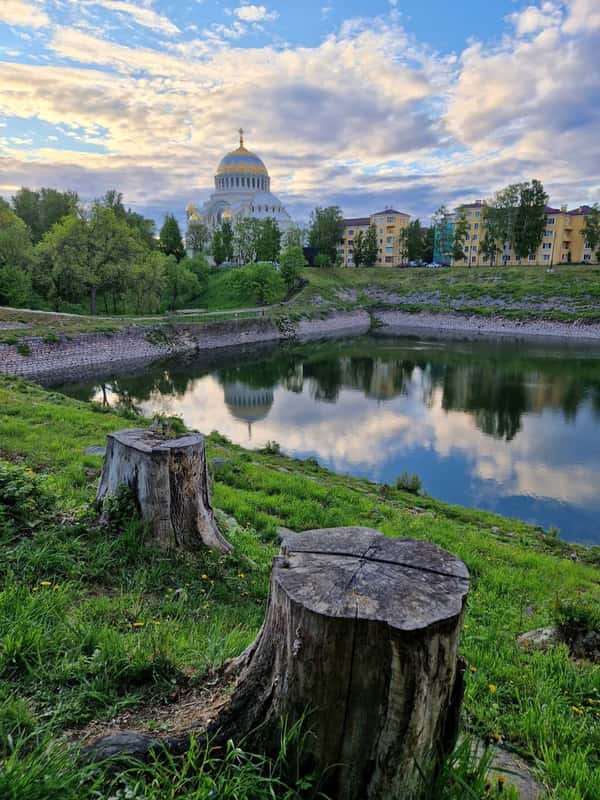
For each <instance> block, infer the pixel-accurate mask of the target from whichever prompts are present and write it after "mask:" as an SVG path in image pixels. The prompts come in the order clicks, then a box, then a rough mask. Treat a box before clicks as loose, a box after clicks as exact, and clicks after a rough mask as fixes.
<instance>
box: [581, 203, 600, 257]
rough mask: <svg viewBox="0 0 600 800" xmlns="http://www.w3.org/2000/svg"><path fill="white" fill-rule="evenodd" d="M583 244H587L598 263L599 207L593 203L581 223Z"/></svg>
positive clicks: (599, 248)
mask: <svg viewBox="0 0 600 800" xmlns="http://www.w3.org/2000/svg"><path fill="white" fill-rule="evenodd" d="M581 235H582V236H583V241H584V243H586V244H588V245H589V246H590V248H591V250H592V253H594V255H595V256H596V261H599V262H600V206H599V205H598V204H597V203H595V204H594V205H593V206H592V207H591V208H590V212H589V214H587V215H586V218H585V220H584V222H583V229H582V231H581Z"/></svg>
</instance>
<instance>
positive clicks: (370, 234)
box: [363, 225, 379, 267]
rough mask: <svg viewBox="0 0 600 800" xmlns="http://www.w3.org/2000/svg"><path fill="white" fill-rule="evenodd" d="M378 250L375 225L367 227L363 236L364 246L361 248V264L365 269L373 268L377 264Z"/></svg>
mask: <svg viewBox="0 0 600 800" xmlns="http://www.w3.org/2000/svg"><path fill="white" fill-rule="evenodd" d="M378 253H379V248H378V244H377V228H376V227H375V225H369V228H368V230H367V233H366V235H365V244H364V248H363V263H364V265H365V267H374V266H375V264H376V263H377V256H378Z"/></svg>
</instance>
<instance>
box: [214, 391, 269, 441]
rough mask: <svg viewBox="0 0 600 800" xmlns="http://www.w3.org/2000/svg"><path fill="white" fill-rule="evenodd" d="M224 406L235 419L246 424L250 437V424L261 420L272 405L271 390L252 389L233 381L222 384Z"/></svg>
mask: <svg viewBox="0 0 600 800" xmlns="http://www.w3.org/2000/svg"><path fill="white" fill-rule="evenodd" d="M224 393H225V405H226V406H227V409H228V410H229V413H230V414H231V416H232V417H234V418H235V419H239V420H240V421H241V422H246V423H248V433H249V435H250V436H252V423H253V422H259V421H260V420H263V419H265V418H266V416H267V415H268V413H269V411H270V410H271V406H272V405H273V389H272V388H269V389H253V388H252V387H251V386H248V385H247V384H245V383H241V382H240V381H235V382H234V383H225V384H224Z"/></svg>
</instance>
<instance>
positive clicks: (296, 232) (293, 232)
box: [282, 225, 306, 249]
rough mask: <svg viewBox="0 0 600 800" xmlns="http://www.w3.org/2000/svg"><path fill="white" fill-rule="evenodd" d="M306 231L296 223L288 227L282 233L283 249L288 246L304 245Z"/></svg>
mask: <svg viewBox="0 0 600 800" xmlns="http://www.w3.org/2000/svg"><path fill="white" fill-rule="evenodd" d="M305 240H306V231H305V230H304V229H303V228H300V227H298V226H296V225H292V227H290V228H288V229H287V231H286V232H285V233H284V234H283V237H282V243H283V247H284V248H285V249H287V248H289V247H304V242H305Z"/></svg>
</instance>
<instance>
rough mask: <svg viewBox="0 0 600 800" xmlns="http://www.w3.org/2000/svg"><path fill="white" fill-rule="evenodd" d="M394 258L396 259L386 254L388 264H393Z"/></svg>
mask: <svg viewBox="0 0 600 800" xmlns="http://www.w3.org/2000/svg"><path fill="white" fill-rule="evenodd" d="M393 260H394V259H393V258H392V257H391V256H386V257H385V263H386V264H391V263H392V261H393Z"/></svg>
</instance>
